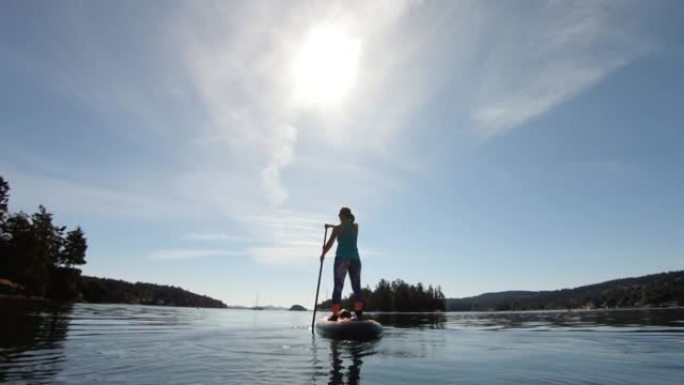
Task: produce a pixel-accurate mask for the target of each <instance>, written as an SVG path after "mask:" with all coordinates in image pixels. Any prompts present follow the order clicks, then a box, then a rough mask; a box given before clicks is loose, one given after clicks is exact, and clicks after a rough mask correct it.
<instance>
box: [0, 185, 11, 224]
mask: <svg viewBox="0 0 684 385" xmlns="http://www.w3.org/2000/svg"><path fill="white" fill-rule="evenodd" d="M9 190H10V187H9V183H7V181H5V179H4V178H3V177H2V176H1V175H0V221H2V220H4V219H5V218H6V216H7V210H8V206H7V205H8V203H9Z"/></svg>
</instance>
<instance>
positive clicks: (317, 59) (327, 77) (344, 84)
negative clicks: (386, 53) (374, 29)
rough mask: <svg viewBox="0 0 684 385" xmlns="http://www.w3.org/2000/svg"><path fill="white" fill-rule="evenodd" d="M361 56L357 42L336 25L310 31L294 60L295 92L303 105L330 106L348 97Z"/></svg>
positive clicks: (357, 40)
mask: <svg viewBox="0 0 684 385" xmlns="http://www.w3.org/2000/svg"><path fill="white" fill-rule="evenodd" d="M360 55H361V41H360V40H359V39H355V38H353V37H351V36H350V35H349V34H347V33H346V31H345V30H344V29H343V28H341V27H340V26H334V25H328V26H323V27H316V28H313V29H312V30H311V31H310V32H309V35H308V37H307V39H306V40H305V42H304V44H303V46H302V48H301V50H300V51H299V53H298V55H297V57H296V60H295V93H296V98H297V100H298V101H299V102H301V103H303V104H305V105H317V106H321V107H332V106H335V105H337V104H339V103H340V102H341V101H342V100H343V99H344V98H345V97H346V96H348V94H349V91H350V90H351V88H352V86H353V85H354V82H355V80H356V75H357V71H358V66H359V57H360Z"/></svg>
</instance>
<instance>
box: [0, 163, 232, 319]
mask: <svg viewBox="0 0 684 385" xmlns="http://www.w3.org/2000/svg"><path fill="white" fill-rule="evenodd" d="M9 192H10V186H9V183H8V182H7V181H5V179H4V178H3V177H2V176H0V295H2V296H5V297H10V298H31V299H45V300H51V301H60V302H78V301H82V302H96V303H130V304H149V305H166V306H194V307H219V308H223V307H226V305H225V304H224V303H223V302H221V301H218V300H216V299H213V298H210V297H207V296H203V295H198V294H195V293H191V292H189V291H186V290H183V289H181V288H179V287H174V286H165V285H156V284H151V283H142V282H137V283H130V282H125V281H120V280H114V279H108V278H96V277H86V276H81V270H80V269H79V268H78V266H81V265H84V264H85V263H86V251H87V249H88V243H87V239H86V237H85V233H84V231H83V230H82V229H81V227H80V226H76V228H75V229H73V230H70V231H67V229H66V227H65V226H60V225H56V224H55V222H54V216H53V214H52V213H50V212H48V210H47V209H46V208H45V207H44V206H42V205H40V206H39V207H38V211H37V212H35V213H33V214H31V215H29V214H26V213H24V212H18V213H10V212H9V210H8V208H9V196H10V195H9Z"/></svg>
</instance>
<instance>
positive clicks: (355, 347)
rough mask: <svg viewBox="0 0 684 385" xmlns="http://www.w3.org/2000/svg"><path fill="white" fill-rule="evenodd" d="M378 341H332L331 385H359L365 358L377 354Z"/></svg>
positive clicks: (329, 382)
mask: <svg viewBox="0 0 684 385" xmlns="http://www.w3.org/2000/svg"><path fill="white" fill-rule="evenodd" d="M375 344H376V341H368V342H359V341H335V340H332V341H330V366H331V370H330V381H328V384H329V385H342V384H344V385H358V384H359V383H360V380H361V365H362V364H363V358H364V357H366V356H370V355H373V354H375V353H376V351H375V350H374V346H375Z"/></svg>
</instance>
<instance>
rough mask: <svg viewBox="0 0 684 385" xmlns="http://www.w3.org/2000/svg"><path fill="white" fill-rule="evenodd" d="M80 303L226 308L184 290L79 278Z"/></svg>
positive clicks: (221, 304) (103, 279)
mask: <svg viewBox="0 0 684 385" xmlns="http://www.w3.org/2000/svg"><path fill="white" fill-rule="evenodd" d="M81 293H82V295H83V301H85V302H91V303H128V304H138V305H160V306H190V307H211V308H225V307H227V306H226V304H224V303H223V302H221V301H219V300H217V299H213V298H210V297H207V296H205V295H199V294H195V293H191V292H189V291H186V290H183V289H181V288H180V287H175V286H167V285H155V284H153V283H143V282H136V283H130V282H126V281H121V280H115V279H109V278H97V277H88V276H84V277H82V278H81Z"/></svg>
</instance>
